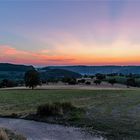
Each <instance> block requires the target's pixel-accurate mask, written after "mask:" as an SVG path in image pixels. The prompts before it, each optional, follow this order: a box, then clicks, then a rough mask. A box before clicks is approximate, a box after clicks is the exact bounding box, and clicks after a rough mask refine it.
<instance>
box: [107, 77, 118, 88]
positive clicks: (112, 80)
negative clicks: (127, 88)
mask: <svg viewBox="0 0 140 140" xmlns="http://www.w3.org/2000/svg"><path fill="white" fill-rule="evenodd" d="M108 82H109V83H110V84H111V85H112V86H113V85H114V84H115V83H116V82H117V81H116V79H114V78H113V79H109V80H108Z"/></svg>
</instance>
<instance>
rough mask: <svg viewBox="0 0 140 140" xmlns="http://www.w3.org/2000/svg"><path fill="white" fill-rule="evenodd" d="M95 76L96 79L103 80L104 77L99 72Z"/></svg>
mask: <svg viewBox="0 0 140 140" xmlns="http://www.w3.org/2000/svg"><path fill="white" fill-rule="evenodd" d="M95 76H96V79H98V80H104V79H105V78H106V76H105V75H104V74H100V73H97V74H96V75H95Z"/></svg>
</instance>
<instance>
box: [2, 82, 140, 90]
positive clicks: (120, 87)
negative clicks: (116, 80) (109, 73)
mask: <svg viewBox="0 0 140 140" xmlns="http://www.w3.org/2000/svg"><path fill="white" fill-rule="evenodd" d="M5 89H29V88H26V87H12V88H3V89H2V88H1V89H0V90H5ZM36 89H60V90H61V89H81V90H131V89H132V90H133V89H139V88H135V87H134V88H133V87H130V88H127V87H126V86H125V85H121V84H115V85H114V86H111V85H110V84H108V83H106V82H104V83H103V84H101V85H64V84H49V85H42V86H38V87H37V88H36Z"/></svg>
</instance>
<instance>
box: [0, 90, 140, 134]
mask: <svg viewBox="0 0 140 140" xmlns="http://www.w3.org/2000/svg"><path fill="white" fill-rule="evenodd" d="M56 101H57V102H58V101H60V102H64V101H69V102H72V104H73V105H75V106H77V107H81V108H84V109H86V111H87V112H86V114H85V118H86V120H87V121H85V122H82V123H85V125H87V126H90V127H92V128H93V129H96V130H100V131H105V132H108V133H110V134H111V135H112V136H113V135H115V136H116V135H122V136H133V137H134V136H135V137H140V134H139V132H140V90H138V89H137V90H74V89H73V90H0V115H10V114H12V113H16V114H18V113H19V114H25V113H30V112H35V111H36V108H37V106H38V105H40V104H43V103H48V102H56ZM84 120H85V119H84Z"/></svg>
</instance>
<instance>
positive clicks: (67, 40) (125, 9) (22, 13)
mask: <svg viewBox="0 0 140 140" xmlns="http://www.w3.org/2000/svg"><path fill="white" fill-rule="evenodd" d="M139 7H140V1H136V0H133V1H132V0H86V1H85V0H83V1H82V0H73V1H70V0H53V1H52V0H51V1H50V0H46V1H45V0H44V1H37V0H36V1H25V0H20V1H17V0H15V1H14V0H10V1H8V0H6V1H3V0H0V49H1V50H0V51H1V52H2V53H3V54H4V55H2V56H1V61H2V62H12V63H25V64H34V65H67V64H70V65H71V64H87V65H102V64H119V65H128V64H134V65H139V64H140V59H139V58H140V55H139V54H138V53H137V52H138V51H140V47H139V45H140V42H139V39H140V36H139V34H140V29H139V26H140V24H139V23H140V16H139V12H140V10H139ZM126 49H127V52H126ZM7 50H12V51H13V50H14V51H13V52H12V53H10V54H9V53H7V52H6V51H7ZM110 51H111V52H112V54H110ZM8 52H9V51H8ZM21 54H23V56H24V58H22V57H20V56H21ZM35 56H36V58H34V57H35Z"/></svg>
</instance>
